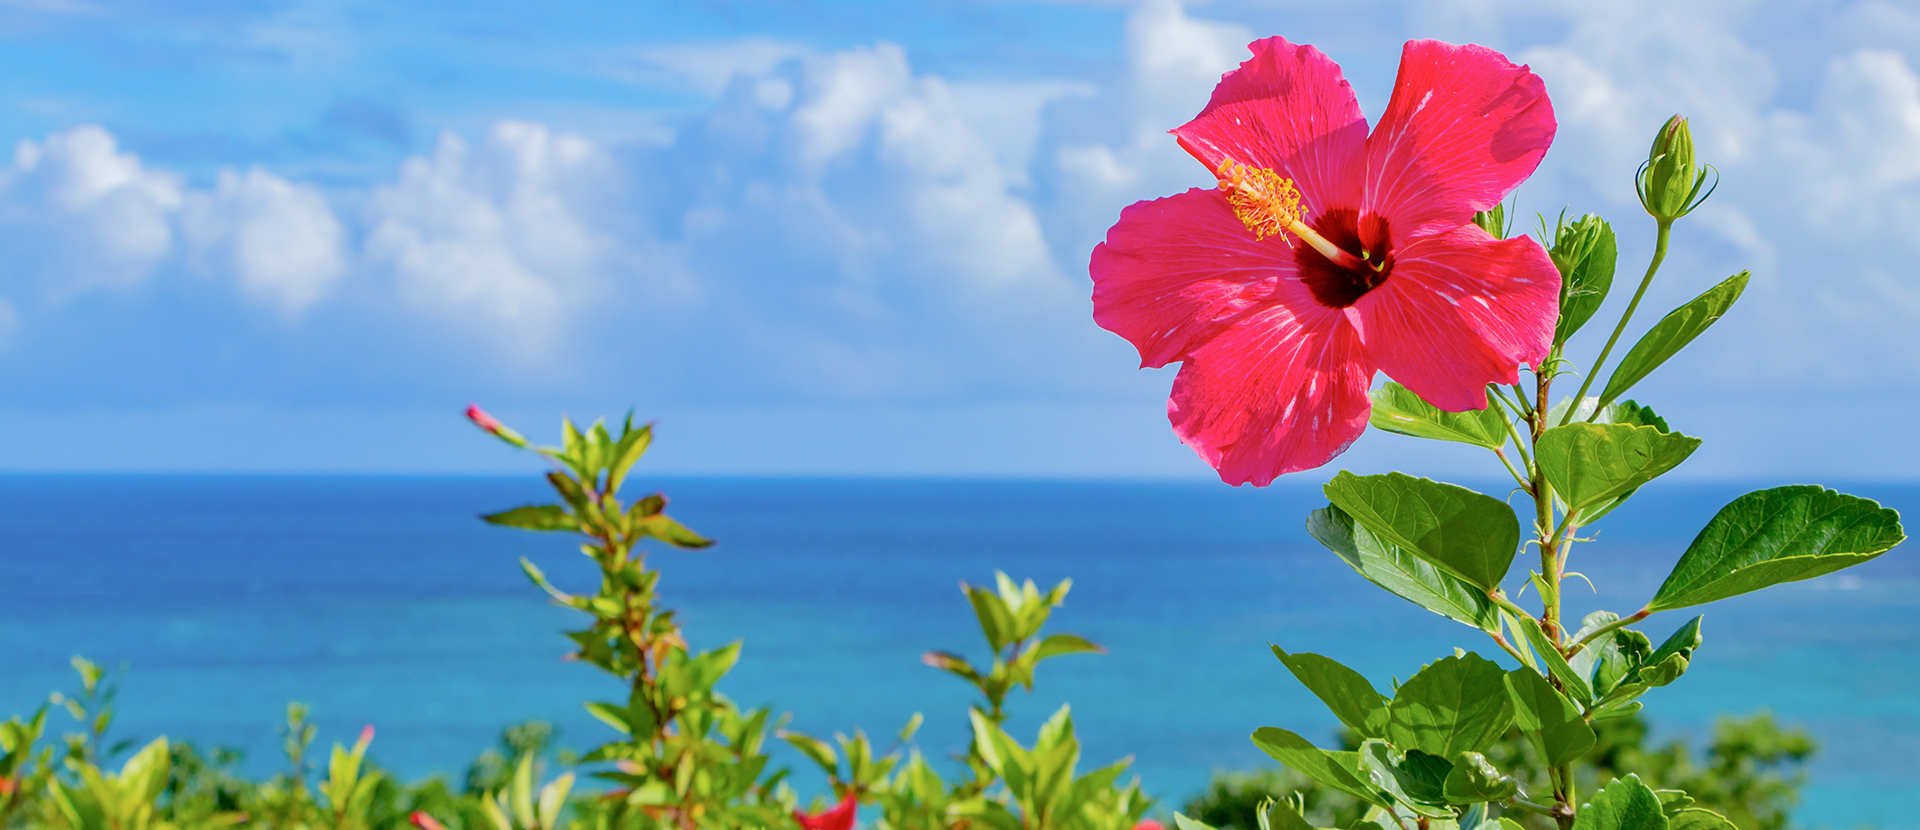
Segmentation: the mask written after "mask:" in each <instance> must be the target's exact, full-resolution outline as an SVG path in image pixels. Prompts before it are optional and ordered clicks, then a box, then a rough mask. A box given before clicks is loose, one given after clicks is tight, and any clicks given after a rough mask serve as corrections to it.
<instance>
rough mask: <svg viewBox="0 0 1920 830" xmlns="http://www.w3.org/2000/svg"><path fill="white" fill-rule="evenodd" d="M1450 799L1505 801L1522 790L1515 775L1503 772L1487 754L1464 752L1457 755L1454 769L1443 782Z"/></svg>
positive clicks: (1465, 802) (1473, 801) (1453, 800)
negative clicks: (1503, 773)
mask: <svg viewBox="0 0 1920 830" xmlns="http://www.w3.org/2000/svg"><path fill="white" fill-rule="evenodd" d="M1442 790H1443V791H1444V792H1445V793H1446V797H1447V801H1448V802H1450V803H1453V804H1480V803H1484V802H1488V801H1505V800H1507V799H1509V798H1512V797H1513V796H1514V795H1515V794H1516V793H1518V792H1519V791H1520V784H1519V782H1517V781H1515V780H1513V776H1510V775H1502V774H1501V773H1500V770H1498V769H1496V768H1495V767H1494V766H1493V764H1492V763H1490V762H1488V761H1487V756H1485V755H1481V754H1480V753H1478V752H1462V753H1459V754H1456V755H1454V756H1453V770H1452V771H1451V772H1448V773H1447V780H1446V781H1445V782H1444V783H1443V784H1442Z"/></svg>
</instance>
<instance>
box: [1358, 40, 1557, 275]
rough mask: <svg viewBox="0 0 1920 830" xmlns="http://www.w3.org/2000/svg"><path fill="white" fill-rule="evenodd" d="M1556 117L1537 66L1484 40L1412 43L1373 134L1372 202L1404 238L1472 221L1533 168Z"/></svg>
mask: <svg viewBox="0 0 1920 830" xmlns="http://www.w3.org/2000/svg"><path fill="white" fill-rule="evenodd" d="M1555 123H1556V122H1555V121H1554V118H1553V104H1552V103H1551V102H1549V101H1548V100H1547V90H1546V86H1545V84H1543V83H1541V81H1540V78H1539V76H1537V75H1535V74H1533V72H1532V71H1531V70H1529V69H1528V68H1527V67H1525V66H1515V65H1513V64H1512V63H1511V62H1509V61H1508V60H1507V59H1506V57H1504V56H1502V55H1501V54H1500V53H1499V52H1495V51H1493V50H1491V49H1488V48H1486V47H1484V46H1471V45H1469V46H1455V45H1453V44H1450V43H1441V42H1439V41H1437V40H1413V41H1408V42H1407V45H1406V48H1405V49H1404V50H1402V51H1401V53H1400V76H1399V78H1398V79H1397V80H1395V81H1394V85H1393V97H1392V98H1391V99H1389V100H1388V101H1387V111H1386V113H1385V114H1383V115H1381V117H1380V124H1379V125H1378V126H1377V127H1375V128H1374V131H1373V135H1372V136H1370V137H1368V139H1367V169H1366V196H1365V203H1364V205H1363V208H1364V209H1365V210H1368V211H1371V212H1374V213H1379V214H1381V215H1383V216H1385V217H1387V219H1388V221H1389V222H1390V223H1392V225H1393V228H1394V231H1395V232H1396V233H1395V235H1396V238H1397V239H1396V241H1403V240H1406V239H1409V238H1411V237H1416V236H1425V235H1427V234H1430V233H1437V232H1440V231H1444V230H1448V229H1450V228H1453V227H1455V226H1457V225H1460V224H1463V223H1465V222H1467V221H1469V220H1470V219H1471V218H1472V215H1473V212H1474V211H1479V210H1486V209H1488V208H1491V207H1493V206H1494V205H1495V204H1497V203H1498V202H1499V201H1500V200H1501V199H1504V198H1506V196H1507V194H1508V193H1510V192H1512V191H1513V189H1514V187H1516V186H1518V185H1519V184H1520V182H1521V181H1522V180H1524V179H1525V178H1526V177H1527V176H1529V175H1532V174H1533V168H1534V167H1535V166H1537V165H1538V164H1539V163H1540V157H1541V156H1543V155H1545V154H1546V152H1547V146H1548V145H1550V144H1552V143H1553V133H1554V128H1555Z"/></svg>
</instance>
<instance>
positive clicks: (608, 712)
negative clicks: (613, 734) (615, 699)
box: [586, 702, 633, 735]
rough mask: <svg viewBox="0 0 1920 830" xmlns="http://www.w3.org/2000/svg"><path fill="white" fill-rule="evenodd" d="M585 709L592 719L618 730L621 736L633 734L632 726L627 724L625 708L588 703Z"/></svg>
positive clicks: (609, 704) (607, 704)
mask: <svg viewBox="0 0 1920 830" xmlns="http://www.w3.org/2000/svg"><path fill="white" fill-rule="evenodd" d="M586 707H587V711H588V712H590V713H592V714H593V716H594V717H596V718H599V719H600V720H601V721H602V722H604V723H606V725H608V726H611V727H613V728H615V729H618V730H620V731H621V732H622V733H623V734H627V735H631V734H633V726H632V724H629V723H627V709H626V707H624V706H615V705H613V704H611V703H598V702H594V703H588V704H586Z"/></svg>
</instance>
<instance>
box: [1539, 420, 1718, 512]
mask: <svg viewBox="0 0 1920 830" xmlns="http://www.w3.org/2000/svg"><path fill="white" fill-rule="evenodd" d="M1699 446H1700V439H1698V438H1692V437H1688V436H1685V435H1681V434H1680V433H1677V432H1661V431H1660V430H1659V429H1658V428H1656V427H1650V426H1647V427H1636V426H1627V425H1625V424H1567V425H1566V426H1560V427H1554V428H1553V429H1550V430H1547V431H1546V433H1545V434H1543V435H1541V436H1540V440H1539V441H1538V442H1537V443H1536V444H1535V451H1534V459H1535V461H1536V463H1538V464H1539V466H1540V472H1541V473H1542V474H1544V475H1545V476H1546V477H1547V483H1548V484H1551V485H1553V489H1554V492H1556V493H1558V494H1560V496H1561V498H1563V499H1565V500H1566V502H1567V504H1569V505H1571V506H1572V508H1573V509H1574V510H1582V509H1585V508H1587V507H1591V506H1595V505H1599V504H1602V503H1604V502H1606V501H1608V500H1611V499H1615V498H1618V497H1620V496H1622V495H1624V494H1626V493H1629V492H1632V491H1633V490H1634V488H1636V487H1639V486H1640V485H1642V484H1645V483H1647V482H1649V481H1652V480H1653V479H1654V478H1655V477H1657V476H1659V475H1660V474H1661V473H1664V472H1666V471H1668V470H1671V469H1673V468H1674V467H1675V466H1676V465H1678V464H1679V463H1680V462H1682V461H1685V460H1687V456H1689V455H1692V454H1693V451H1694V449H1695V448H1697V447H1699Z"/></svg>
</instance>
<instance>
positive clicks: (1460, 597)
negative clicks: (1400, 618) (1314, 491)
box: [1307, 506, 1500, 631]
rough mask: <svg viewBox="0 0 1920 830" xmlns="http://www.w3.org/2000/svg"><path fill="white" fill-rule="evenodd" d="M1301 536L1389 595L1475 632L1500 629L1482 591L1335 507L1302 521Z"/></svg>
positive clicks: (1495, 611) (1496, 614)
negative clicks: (1304, 528)
mask: <svg viewBox="0 0 1920 830" xmlns="http://www.w3.org/2000/svg"><path fill="white" fill-rule="evenodd" d="M1307 533H1308V534H1309V535H1311V536H1312V537H1313V538H1314V539H1316V540H1318V541H1319V542H1320V544H1322V545H1326V546H1327V549H1329V550H1331V551H1333V552H1334V553H1335V554H1337V555H1338V556H1339V557H1340V559H1341V560H1342V561H1344V562H1346V563H1347V565H1348V566H1349V567H1351V568H1353V569H1354V570H1356V571H1359V572H1360V575H1361V576H1364V577H1366V578H1367V580H1368V581H1369V582H1372V583H1373V584H1375V585H1378V586H1380V587H1382V588H1385V589H1387V591H1388V592H1389V593H1392V594H1393V595H1394V596H1397V597H1399V598H1401V599H1404V600H1406V601H1408V602H1411V603H1413V604H1415V605H1418V606H1420V607H1421V608H1425V609H1427V610H1428V611H1432V612H1433V613H1435V614H1439V615H1440V616H1443V617H1446V618H1447V619H1450V620H1454V621H1456V622H1462V623H1466V624H1467V625H1471V626H1473V627H1475V628H1479V629H1483V630H1486V631H1498V630H1499V628H1500V617H1499V606H1496V605H1494V604H1493V600H1491V599H1489V598H1488V597H1487V592H1485V591H1482V590H1480V589H1479V588H1475V587H1473V586H1472V585H1469V584H1467V581H1466V580H1464V579H1461V578H1459V577H1457V576H1454V575H1453V574H1450V573H1447V572H1445V571H1442V570H1440V569H1439V568H1436V567H1434V566H1433V565H1430V564H1428V563H1427V562H1426V560H1424V559H1421V558H1420V557H1418V556H1414V555H1413V554H1411V553H1408V552H1406V550H1404V549H1402V548H1400V547H1399V546H1397V545H1394V544H1392V543H1391V542H1387V541H1384V540H1382V539H1381V538H1380V537H1379V536H1378V535H1376V534H1374V533H1373V532H1372V531H1369V530H1367V529H1366V528H1364V527H1357V526H1355V525H1354V522H1353V517H1352V516H1349V515H1347V514H1346V513H1345V512H1344V511H1342V510H1341V509H1340V508H1338V507H1332V506H1328V507H1326V508H1323V509H1320V510H1315V511H1313V513H1312V514H1310V515H1309V516H1308V517H1307Z"/></svg>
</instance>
